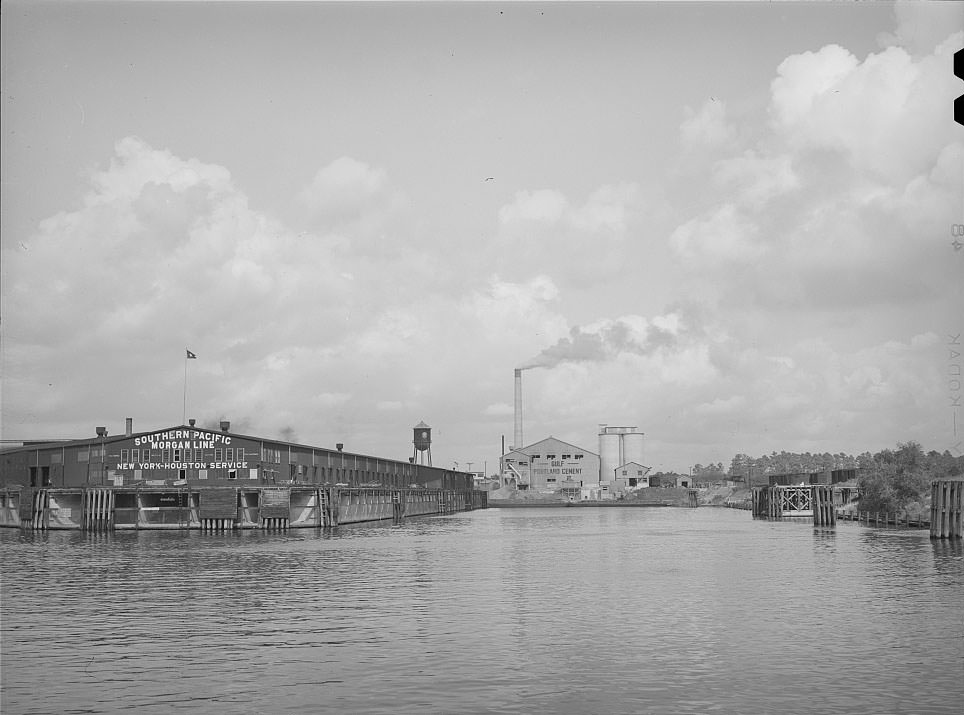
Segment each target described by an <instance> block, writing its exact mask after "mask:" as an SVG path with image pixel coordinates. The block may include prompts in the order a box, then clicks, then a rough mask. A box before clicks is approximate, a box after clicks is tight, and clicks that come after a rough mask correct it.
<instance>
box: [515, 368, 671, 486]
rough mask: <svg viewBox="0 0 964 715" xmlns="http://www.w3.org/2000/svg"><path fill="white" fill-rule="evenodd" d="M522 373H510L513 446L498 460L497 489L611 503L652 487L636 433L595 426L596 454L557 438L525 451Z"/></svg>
mask: <svg viewBox="0 0 964 715" xmlns="http://www.w3.org/2000/svg"><path fill="white" fill-rule="evenodd" d="M522 372H523V370H522V369H521V368H517V369H516V370H515V371H514V375H513V378H514V392H515V407H514V418H515V424H514V432H513V436H514V442H513V446H512V447H510V448H509V451H508V452H506V453H505V454H503V455H502V457H501V458H500V460H499V466H500V470H499V471H500V479H501V485H500V486H509V487H516V488H518V489H528V490H533V491H539V492H562V493H563V494H565V495H566V496H569V497H570V498H573V499H606V498H613V497H615V496H617V495H618V494H620V493H622V492H624V491H626V490H634V489H641V488H644V487H649V486H656V485H651V484H650V480H649V476H648V475H649V471H650V468H649V467H647V466H645V465H644V463H643V438H644V434H643V433H642V432H640V431H639V428H638V427H611V426H609V425H605V424H601V425H599V453H598V454H597V453H594V452H590V451H589V450H587V449H584V448H582V447H578V446H576V445H574V444H570V443H569V442H563V441H562V440H559V439H556V438H555V437H551V436H550V437H547V438H546V439H543V440H540V441H538V442H534V443H532V444H530V445H528V446H523V445H524V442H523V419H522Z"/></svg>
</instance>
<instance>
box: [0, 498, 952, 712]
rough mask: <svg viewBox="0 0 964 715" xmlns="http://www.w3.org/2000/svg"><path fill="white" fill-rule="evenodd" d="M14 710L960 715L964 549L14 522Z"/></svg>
mask: <svg viewBox="0 0 964 715" xmlns="http://www.w3.org/2000/svg"><path fill="white" fill-rule="evenodd" d="M0 556H2V571H0V573H2V612H0V615H2V630H0V636H2V643H0V645H2V655H0V665H2V674H0V678H2V696H0V697H2V700H0V706H2V707H0V710H2V712H3V713H5V714H13V713H129V712H137V713H171V712H184V713H199V714H200V713H204V714H205V715H206V714H208V713H232V714H234V713H272V714H274V713H319V712H340V713H349V714H354V713H393V714H394V713H446V714H448V713H526V714H528V713H571V714H573V715H576V714H579V715H582V714H586V713H598V714H599V715H611V714H616V713H660V714H667V715H672V714H674V713H741V714H752V713H767V714H769V713H777V712H783V713H804V712H806V713H848V714H850V713H874V714H880V713H951V712H953V713H957V712H961V711H964V710H962V708H964V550H962V544H961V542H960V541H957V542H948V541H943V542H942V541H933V542H932V541H931V540H930V539H929V538H928V535H927V532H926V531H914V530H911V531H894V530H891V531H874V530H871V529H867V528H864V527H861V526H857V525H852V524H842V525H838V527H837V528H836V530H815V529H814V528H813V527H812V526H811V525H808V524H803V523H787V522H779V523H778V522H765V521H754V520H753V519H752V518H751V517H750V515H749V514H748V513H747V512H742V511H735V510H725V509H708V508H702V509H695V510H687V509H614V508H613V509H598V508H584V509H505V510H497V509H490V510H486V511H476V512H469V513H465V514H458V515H454V516H448V517H440V518H431V519H413V520H409V521H408V522H407V523H405V524H403V525H400V526H388V525H385V526H381V525H369V526H355V527H341V528H339V529H338V530H336V531H335V532H333V533H324V532H321V531H314V530H295V531H291V532H288V533H287V534H264V533H260V532H244V533H237V534H225V535H208V534H201V533H196V532H187V533H177V532H159V531H155V532H139V533H138V532H117V533H115V534H110V535H88V534H83V533H75V532H50V533H37V534H31V533H27V532H24V533H21V532H19V531H17V530H11V529H0Z"/></svg>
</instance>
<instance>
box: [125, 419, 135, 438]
mask: <svg viewBox="0 0 964 715" xmlns="http://www.w3.org/2000/svg"><path fill="white" fill-rule="evenodd" d="M126 423H127V424H126V426H125V428H124V436H125V437H130V436H131V435H133V434H134V418H133V417H128V418H127V420H126Z"/></svg>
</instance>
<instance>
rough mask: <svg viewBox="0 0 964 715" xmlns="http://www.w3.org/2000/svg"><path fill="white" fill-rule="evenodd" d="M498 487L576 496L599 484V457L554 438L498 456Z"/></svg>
mask: <svg viewBox="0 0 964 715" xmlns="http://www.w3.org/2000/svg"><path fill="white" fill-rule="evenodd" d="M501 461H502V465H501V466H502V483H503V484H508V485H511V484H513V483H514V484H515V486H517V487H518V488H520V489H533V490H536V491H542V492H555V491H559V490H560V489H566V490H575V491H576V492H579V491H580V490H581V488H582V487H586V486H589V485H597V484H598V483H599V455H598V454H595V453H593V452H590V451H588V450H585V449H583V448H582V447H577V446H576V445H574V444H570V443H569V442H563V441H562V440H560V439H556V438H555V437H547V438H546V439H543V440H540V441H539V442H534V443H533V444H530V445H529V446H527V447H524V448H522V449H515V450H512V451H511V452H508V453H506V454H505V455H503V456H502V460H501Z"/></svg>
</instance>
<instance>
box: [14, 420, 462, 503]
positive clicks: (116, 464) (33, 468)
mask: <svg viewBox="0 0 964 715" xmlns="http://www.w3.org/2000/svg"><path fill="white" fill-rule="evenodd" d="M230 428H231V425H230V423H229V422H226V421H225V422H222V423H221V425H220V429H217V430H211V429H204V428H200V427H196V426H195V422H194V420H190V423H189V424H187V425H178V426H176V427H170V428H166V429H161V430H153V431H150V432H138V433H135V432H134V431H133V428H132V420H131V419H128V420H127V427H126V430H125V432H124V434H122V435H117V436H109V435H108V433H107V430H106V429H104V428H103V427H98V428H97V430H96V436H92V437H90V438H87V439H77V440H65V441H58V442H24V443H23V445H22V446H19V447H13V448H9V449H4V450H3V451H0V487H5V486H18V485H19V486H25V487H51V488H69V487H87V486H114V487H122V486H131V485H138V484H143V485H146V486H165V485H167V486H171V485H189V486H191V487H204V486H230V485H236V486H258V485H261V486H273V485H279V486H282V485H298V484H306V485H341V486H349V487H369V486H371V487H374V486H380V487H388V488H407V487H410V486H413V485H417V486H420V487H426V488H432V489H460V490H461V489H472V488H473V486H474V479H473V476H472V475H471V474H469V473H468V472H457V471H453V470H450V469H442V468H439V467H432V466H430V465H425V464H418V463H416V462H415V460H414V459H410V460H408V461H399V460H393V459H384V458H381V457H373V456H369V455H362V454H353V453H350V452H345V451H343V446H342V445H341V444H339V445H336V447H335V449H330V448H325V447H313V446H308V445H303V444H295V443H292V442H284V441H280V440H274V439H266V438H262V437H253V436H248V435H241V434H236V433H234V432H231V431H230ZM417 446H418V445H417Z"/></svg>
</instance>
